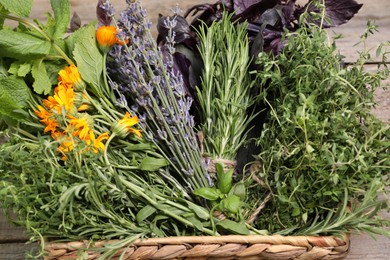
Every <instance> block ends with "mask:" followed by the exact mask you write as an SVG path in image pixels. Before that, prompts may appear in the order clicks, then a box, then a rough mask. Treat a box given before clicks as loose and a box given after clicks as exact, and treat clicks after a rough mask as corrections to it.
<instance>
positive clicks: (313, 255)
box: [44, 235, 349, 260]
mask: <svg viewBox="0 0 390 260" xmlns="http://www.w3.org/2000/svg"><path fill="white" fill-rule="evenodd" d="M118 241H119V240H110V241H100V242H96V243H95V244H94V245H90V244H89V242H88V241H78V242H67V243H51V244H48V245H47V246H46V247H45V251H46V256H45V258H44V259H45V260H54V259H56V260H65V259H68V260H71V259H97V258H99V256H100V253H99V252H98V251H97V250H94V249H93V248H95V249H96V248H99V247H100V248H101V247H104V246H107V245H109V244H111V243H115V242H118ZM348 251H349V237H348V236H347V235H345V236H344V237H342V238H339V237H334V236H321V237H315V236H279V235H272V236H259V235H249V236H235V235H229V236H219V237H212V236H186V237H169V238H149V239H144V240H137V241H135V242H134V243H132V244H130V245H128V246H125V247H123V248H122V249H121V250H119V251H118V252H117V254H116V255H115V256H114V258H112V259H119V258H120V257H121V256H122V258H121V259H193V260H195V259H196V260H198V259H199V260H200V259H224V260H227V259H343V258H345V257H346V256H347V254H348ZM80 257H81V258H80Z"/></svg>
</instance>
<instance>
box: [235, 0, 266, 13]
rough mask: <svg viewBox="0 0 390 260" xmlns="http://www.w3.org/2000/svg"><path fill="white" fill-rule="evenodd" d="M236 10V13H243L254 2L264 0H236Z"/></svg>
mask: <svg viewBox="0 0 390 260" xmlns="http://www.w3.org/2000/svg"><path fill="white" fill-rule="evenodd" d="M233 2H234V10H235V11H236V13H235V14H236V15H239V14H241V13H243V12H244V11H245V10H246V9H248V8H249V7H251V6H252V5H254V4H258V3H260V2H262V0H234V1H233Z"/></svg>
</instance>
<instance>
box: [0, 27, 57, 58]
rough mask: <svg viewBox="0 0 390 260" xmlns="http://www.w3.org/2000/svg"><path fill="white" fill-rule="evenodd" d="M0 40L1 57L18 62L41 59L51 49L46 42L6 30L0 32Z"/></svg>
mask: <svg viewBox="0 0 390 260" xmlns="http://www.w3.org/2000/svg"><path fill="white" fill-rule="evenodd" d="M0 39H1V41H0V49H1V56H4V57H9V58H16V59H20V60H30V59H36V58H43V57H45V56H46V55H47V54H48V53H49V52H50V48H51V44H50V42H48V41H46V40H43V39H41V38H38V37H36V36H33V35H29V34H26V33H21V32H14V31H10V30H7V29H3V30H0Z"/></svg>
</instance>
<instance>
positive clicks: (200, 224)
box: [187, 216, 203, 230]
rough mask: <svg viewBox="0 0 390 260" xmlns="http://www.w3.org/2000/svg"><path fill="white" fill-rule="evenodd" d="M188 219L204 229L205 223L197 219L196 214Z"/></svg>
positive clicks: (198, 227)
mask: <svg viewBox="0 0 390 260" xmlns="http://www.w3.org/2000/svg"><path fill="white" fill-rule="evenodd" d="M187 219H188V220H189V221H190V222H191V223H192V224H193V225H194V226H195V227H196V228H197V229H198V230H202V229H203V224H202V222H200V220H199V219H197V218H196V217H195V216H190V217H187Z"/></svg>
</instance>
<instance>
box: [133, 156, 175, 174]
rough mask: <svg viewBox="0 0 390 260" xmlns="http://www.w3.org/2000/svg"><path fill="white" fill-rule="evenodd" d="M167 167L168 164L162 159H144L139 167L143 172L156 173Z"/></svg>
mask: <svg viewBox="0 0 390 260" xmlns="http://www.w3.org/2000/svg"><path fill="white" fill-rule="evenodd" d="M167 165H169V162H168V161H167V160H165V159H163V158H154V157H145V158H144V159H143V160H142V161H141V164H140V166H139V167H140V169H141V170H144V171H157V170H158V169H160V168H162V167H164V166H167Z"/></svg>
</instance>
